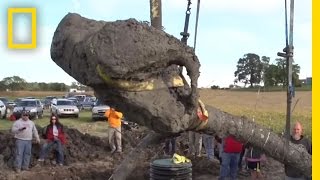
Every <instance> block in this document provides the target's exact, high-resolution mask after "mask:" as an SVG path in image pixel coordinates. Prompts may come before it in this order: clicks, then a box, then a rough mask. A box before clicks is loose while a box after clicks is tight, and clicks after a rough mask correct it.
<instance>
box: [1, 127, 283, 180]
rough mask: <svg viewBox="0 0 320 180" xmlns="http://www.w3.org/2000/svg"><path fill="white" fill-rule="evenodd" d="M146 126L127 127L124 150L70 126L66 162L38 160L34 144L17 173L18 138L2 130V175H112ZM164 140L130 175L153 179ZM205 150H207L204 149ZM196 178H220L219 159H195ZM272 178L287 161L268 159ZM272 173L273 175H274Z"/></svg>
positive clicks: (181, 139) (51, 179)
mask: <svg viewBox="0 0 320 180" xmlns="http://www.w3.org/2000/svg"><path fill="white" fill-rule="evenodd" d="M147 131H148V130H146V129H135V130H132V131H125V132H124V134H126V137H125V138H123V143H124V145H123V147H124V153H123V154H121V155H120V154H113V155H112V154H110V149H109V145H108V142H107V137H97V136H91V135H89V134H82V133H81V132H79V131H78V130H75V129H67V130H66V133H67V139H68V144H67V145H66V147H65V157H66V159H65V166H62V167H61V166H56V165H55V164H53V160H54V157H53V154H51V155H50V156H49V158H48V159H47V160H46V161H45V162H43V163H42V162H41V163H40V162H38V161H37V158H38V157H39V151H40V149H39V148H40V146H39V145H37V144H33V149H32V152H33V153H32V161H31V170H30V171H22V172H21V173H15V172H14V171H13V169H12V168H13V153H14V140H13V137H12V135H10V134H8V133H7V132H2V133H0V140H1V142H2V143H1V145H0V153H1V158H0V160H1V161H0V167H1V169H2V170H1V172H0V179H8V180H14V179H25V180H27V179H35V180H38V179H39V180H42V179H47V180H55V179H59V180H60V179H108V178H109V177H110V176H111V174H112V172H113V170H114V168H116V166H117V165H118V164H120V163H121V160H122V159H123V157H124V156H125V154H126V153H128V152H129V151H130V150H131V149H132V148H134V146H135V144H137V143H138V142H139V140H140V139H141V138H142V137H143V136H144V135H145V134H146V132H147ZM184 136H185V135H182V137H179V138H178V142H179V143H178V144H185V143H187V142H186V138H185V137H184ZM163 147H164V144H163V143H162V144H161V145H159V146H152V147H149V148H148V149H146V151H147V156H146V157H145V161H143V162H139V163H138V164H137V168H136V169H135V170H134V173H133V174H131V176H130V178H129V179H149V164H150V162H152V160H154V159H159V158H164V157H165V158H168V157H167V156H164V153H163ZM181 147H182V146H179V145H178V149H179V150H178V152H179V153H180V154H183V153H182V151H184V150H183V149H181ZM203 153H204V150H203ZM192 163H193V179H199V180H200V179H217V178H218V176H219V161H218V160H216V161H214V162H211V161H209V160H208V159H207V158H206V156H205V154H203V156H202V157H199V158H196V159H192ZM263 169H264V172H265V175H266V177H267V178H268V179H281V178H282V177H283V165H281V164H280V163H278V162H277V161H274V160H273V159H268V161H267V163H266V164H265V165H264V166H263ZM271 177H272V178H271ZM248 178H249V177H248V174H247V173H245V172H241V173H240V175H239V179H240V180H244V179H248Z"/></svg>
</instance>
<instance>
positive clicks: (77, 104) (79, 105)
mask: <svg viewBox="0 0 320 180" xmlns="http://www.w3.org/2000/svg"><path fill="white" fill-rule="evenodd" d="M67 99H69V100H71V101H73V102H74V103H75V104H76V106H77V107H78V109H80V108H81V103H80V102H79V100H78V99H77V98H75V97H69V98H67Z"/></svg>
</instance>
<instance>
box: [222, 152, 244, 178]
mask: <svg viewBox="0 0 320 180" xmlns="http://www.w3.org/2000/svg"><path fill="white" fill-rule="evenodd" d="M221 158H222V163H221V166H220V177H219V180H224V179H226V178H227V177H230V179H231V180H235V179H237V175H238V163H239V159H240V153H225V152H223V153H222V157H221Z"/></svg>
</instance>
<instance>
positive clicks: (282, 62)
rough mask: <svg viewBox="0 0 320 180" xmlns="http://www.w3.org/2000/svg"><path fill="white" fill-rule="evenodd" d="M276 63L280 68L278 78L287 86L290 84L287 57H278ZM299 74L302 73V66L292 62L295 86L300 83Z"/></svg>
mask: <svg viewBox="0 0 320 180" xmlns="http://www.w3.org/2000/svg"><path fill="white" fill-rule="evenodd" d="M275 61H276V64H277V66H278V69H279V74H278V77H277V78H278V80H279V81H280V82H281V83H282V86H283V87H285V86H287V85H288V83H287V76H288V72H287V65H286V59H284V58H277V59H276V60H275ZM299 74H300V66H299V65H298V64H292V82H293V84H294V85H295V86H297V85H299V84H300V82H299Z"/></svg>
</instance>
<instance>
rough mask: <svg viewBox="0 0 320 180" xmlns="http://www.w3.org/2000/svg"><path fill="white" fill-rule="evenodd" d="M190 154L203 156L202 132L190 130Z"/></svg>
mask: <svg viewBox="0 0 320 180" xmlns="http://www.w3.org/2000/svg"><path fill="white" fill-rule="evenodd" d="M188 133H189V152H188V153H189V155H191V156H197V157H201V149H202V134H200V133H198V132H193V131H189V132H188Z"/></svg>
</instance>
